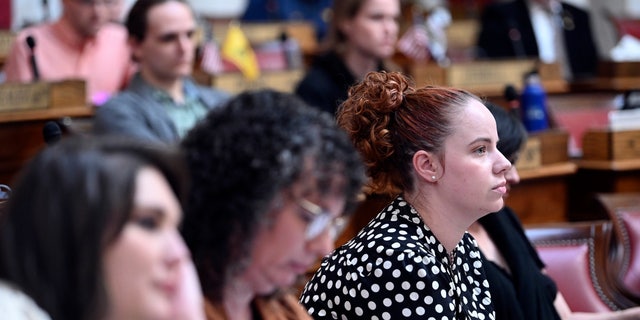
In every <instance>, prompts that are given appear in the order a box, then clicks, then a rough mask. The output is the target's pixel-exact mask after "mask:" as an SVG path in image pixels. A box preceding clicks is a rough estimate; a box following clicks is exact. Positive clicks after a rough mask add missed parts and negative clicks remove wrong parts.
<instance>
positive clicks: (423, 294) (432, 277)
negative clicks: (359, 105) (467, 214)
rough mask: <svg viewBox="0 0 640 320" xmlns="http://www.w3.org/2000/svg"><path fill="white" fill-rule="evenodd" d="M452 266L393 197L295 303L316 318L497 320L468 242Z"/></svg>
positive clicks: (407, 208)
mask: <svg viewBox="0 0 640 320" xmlns="http://www.w3.org/2000/svg"><path fill="white" fill-rule="evenodd" d="M454 252H455V253H454V255H455V258H454V259H455V263H453V264H450V263H449V258H448V255H447V253H446V250H445V249H444V247H443V246H442V244H441V243H440V242H439V241H438V239H436V237H435V236H434V235H433V233H432V232H431V230H429V228H428V227H427V226H426V225H425V224H424V223H423V222H422V219H421V218H420V216H419V215H418V213H417V212H416V211H415V209H414V208H412V207H411V205H409V204H408V203H407V202H405V201H404V199H402V198H401V197H398V198H396V199H395V200H394V201H393V202H392V203H391V204H390V205H389V206H388V207H387V208H386V209H384V210H383V211H382V212H380V213H379V214H378V216H377V217H376V218H375V219H373V220H372V221H371V222H370V223H369V224H368V225H367V226H366V227H365V228H364V229H362V231H360V232H359V233H358V235H357V236H356V237H355V238H353V239H352V240H351V241H349V242H348V243H346V244H345V245H343V246H342V247H340V248H338V249H337V250H336V251H334V252H333V253H332V254H331V255H330V256H328V257H327V258H325V259H324V260H323V262H322V265H321V267H320V269H318V271H317V272H316V273H315V275H314V276H313V278H312V279H311V280H310V281H309V283H307V285H306V286H305V288H304V291H303V293H302V296H301V298H300V301H301V302H302V304H304V305H305V306H306V307H307V309H308V311H309V314H311V315H312V316H313V317H314V318H315V319H381V320H388V319H403V318H420V319H480V320H485V319H487V320H488V319H495V316H494V312H493V307H492V305H491V295H490V293H489V284H488V282H487V280H486V277H485V275H484V271H483V269H482V261H481V258H480V253H479V251H478V248H477V246H476V244H475V241H474V240H473V238H472V237H471V236H470V235H469V234H468V233H465V235H464V237H463V239H462V240H461V241H460V243H458V246H457V247H456V249H455V250H454Z"/></svg>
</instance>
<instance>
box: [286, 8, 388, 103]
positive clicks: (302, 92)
mask: <svg viewBox="0 0 640 320" xmlns="http://www.w3.org/2000/svg"><path fill="white" fill-rule="evenodd" d="M330 17H331V18H330V20H329V29H328V31H327V35H326V37H325V39H324V41H323V43H322V44H321V50H320V54H319V55H318V56H316V57H315V58H314V59H313V63H312V65H311V66H310V68H309V70H308V71H307V73H306V75H305V76H304V78H303V79H302V80H301V81H300V83H298V85H297V87H296V89H295V93H296V94H297V95H298V96H299V97H301V98H302V99H303V100H304V101H305V102H307V103H308V104H309V105H311V106H315V107H318V108H319V109H321V110H324V111H326V112H328V113H330V114H331V115H335V113H336V110H337V108H338V105H340V103H341V102H342V101H344V100H345V99H346V98H347V92H348V90H349V87H350V86H352V85H353V84H355V83H357V82H359V81H361V80H362V79H363V78H364V76H365V75H366V74H367V73H368V72H369V71H381V70H390V69H394V67H392V66H390V65H389V64H388V62H387V61H386V60H387V59H389V58H390V57H391V56H392V55H393V54H394V53H395V48H396V41H397V39H398V28H399V23H398V20H399V19H400V0H341V1H333V6H332V8H331V14H330Z"/></svg>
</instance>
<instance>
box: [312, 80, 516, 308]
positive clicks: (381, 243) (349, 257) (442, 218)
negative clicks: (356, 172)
mask: <svg viewBox="0 0 640 320" xmlns="http://www.w3.org/2000/svg"><path fill="white" fill-rule="evenodd" d="M337 120H338V124H339V125H340V126H341V127H342V128H344V129H345V130H346V131H347V133H348V134H349V135H350V136H351V139H352V141H353V143H354V144H355V146H356V148H357V149H358V150H359V151H360V153H361V155H362V157H363V159H364V161H365V165H366V168H367V173H368V176H369V177H370V183H369V185H368V187H369V189H370V191H371V192H374V193H382V194H391V195H393V197H394V199H393V200H392V201H391V202H390V203H389V204H388V205H387V206H386V208H384V209H383V210H382V211H381V212H380V213H379V214H378V215H377V216H376V217H375V218H373V220H372V221H371V222H370V223H369V224H368V225H367V226H365V227H364V229H363V230H361V231H360V232H359V233H358V234H357V235H356V236H355V237H354V238H353V239H351V240H350V241H349V242H347V243H346V244H345V245H343V246H342V247H340V248H338V249H337V250H335V251H334V252H333V253H332V254H331V255H330V256H328V257H327V258H325V259H324V261H323V263H322V265H321V267H320V269H319V270H318V271H317V272H316V274H315V275H314V276H313V278H312V279H311V280H310V282H309V283H307V285H306V287H305V290H304V292H303V294H302V298H301V301H302V303H303V304H304V305H305V306H306V307H307V308H308V310H309V313H310V314H312V315H313V317H314V318H316V319H375V318H377V319H399V318H410V317H414V318H415V317H423V318H425V319H426V318H429V317H433V318H437V319H493V318H494V312H493V306H492V305H491V295H490V294H489V288H488V283H487V281H486V277H485V275H484V271H483V269H482V260H481V259H480V255H479V251H478V248H477V246H476V243H475V241H474V240H473V238H472V237H471V236H470V235H469V234H468V233H467V232H466V230H467V228H468V227H469V226H470V225H471V224H472V223H473V222H474V221H476V220H477V219H478V218H480V217H482V216H484V215H486V214H488V213H490V212H493V211H497V210H499V209H500V208H501V207H502V206H503V200H502V195H503V194H504V193H505V192H506V187H505V185H506V182H505V174H506V172H507V171H508V170H509V168H510V167H511V164H510V163H509V161H508V160H507V159H506V158H505V157H504V156H503V155H502V154H501V153H500V152H499V151H498V149H497V147H496V143H497V142H498V134H497V132H496V122H495V120H494V119H493V116H492V115H491V113H490V112H489V110H487V108H486V107H485V106H484V105H483V104H482V102H481V101H480V100H479V99H478V98H477V97H476V96H474V95H472V94H470V93H468V92H466V91H463V90H459V89H452V88H441V87H429V86H427V87H421V88H415V87H414V86H413V85H412V83H411V82H410V81H409V79H407V78H406V77H405V76H403V75H402V74H400V73H385V72H371V73H369V74H368V75H367V76H366V77H365V79H364V81H363V82H361V83H360V84H358V85H356V86H354V87H352V88H351V90H350V92H349V98H348V99H347V100H346V101H345V102H344V103H343V104H342V105H341V108H340V110H339V111H338V119H337Z"/></svg>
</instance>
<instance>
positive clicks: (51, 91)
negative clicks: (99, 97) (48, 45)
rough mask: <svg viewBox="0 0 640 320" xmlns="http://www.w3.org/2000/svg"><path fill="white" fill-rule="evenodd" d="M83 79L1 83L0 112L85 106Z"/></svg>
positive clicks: (85, 95)
mask: <svg viewBox="0 0 640 320" xmlns="http://www.w3.org/2000/svg"><path fill="white" fill-rule="evenodd" d="M85 87H86V84H85V82H84V81H83V80H64V81H56V82H32V83H4V84H1V85H0V112H7V111H25V110H37V109H47V108H50V109H57V108H69V107H78V106H85V105H86V104H87V102H86V101H87V98H86V97H87V94H86V88H85Z"/></svg>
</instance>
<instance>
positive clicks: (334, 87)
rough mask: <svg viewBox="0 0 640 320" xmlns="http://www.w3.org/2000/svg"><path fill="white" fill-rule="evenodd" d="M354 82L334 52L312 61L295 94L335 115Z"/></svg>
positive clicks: (381, 66) (380, 65)
mask: <svg viewBox="0 0 640 320" xmlns="http://www.w3.org/2000/svg"><path fill="white" fill-rule="evenodd" d="M382 70H384V67H383V65H382V63H380V64H379V65H378V71H382ZM356 81H357V80H356V78H355V77H354V76H353V74H351V72H350V71H349V69H347V66H346V65H345V64H344V62H343V61H342V58H341V57H340V56H339V55H338V54H336V53H335V52H329V53H327V54H324V55H321V56H318V57H316V58H315V59H314V62H313V65H312V66H311V68H310V69H309V71H308V72H307V74H306V75H305V77H304V78H303V79H302V80H301V81H300V83H298V86H297V87H296V91H295V93H296V94H297V95H298V96H299V97H300V98H302V100H304V101H305V102H306V103H308V104H310V105H311V106H314V107H317V108H319V109H322V110H324V111H326V112H329V113H331V114H332V115H335V114H336V111H337V109H338V106H339V105H340V103H342V101H344V100H346V99H347V95H348V92H349V87H351V86H352V85H354V84H355V83H356Z"/></svg>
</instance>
